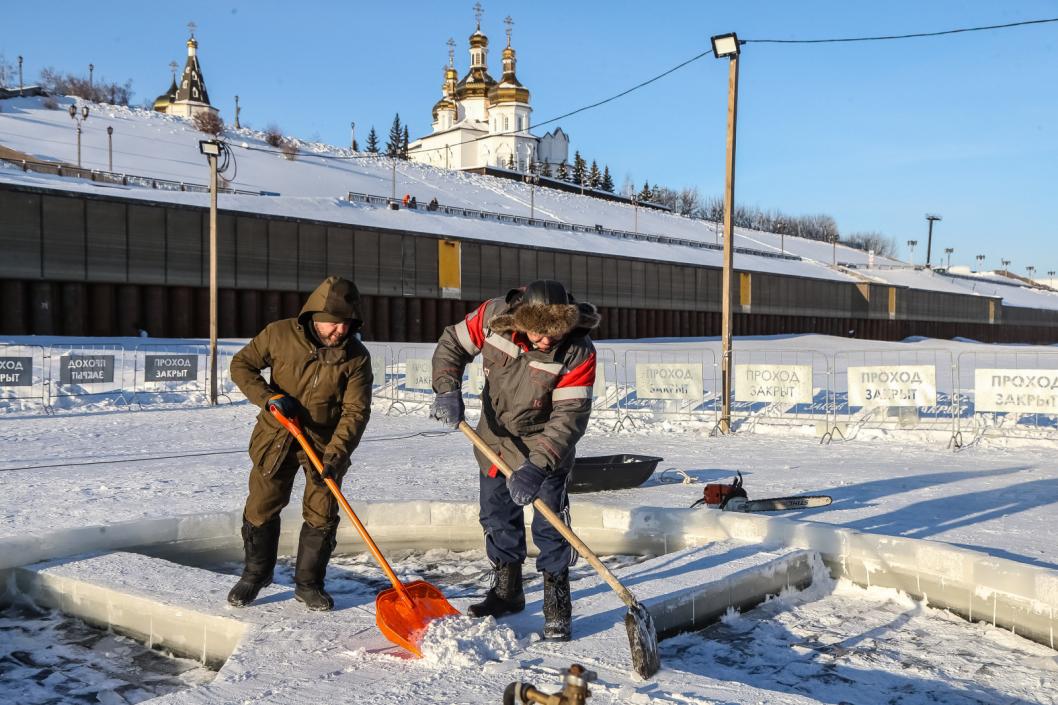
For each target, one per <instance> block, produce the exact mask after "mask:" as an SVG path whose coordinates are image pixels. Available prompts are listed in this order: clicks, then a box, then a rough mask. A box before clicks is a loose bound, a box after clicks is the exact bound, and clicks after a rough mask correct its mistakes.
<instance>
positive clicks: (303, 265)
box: [298, 223, 348, 291]
mask: <svg viewBox="0 0 1058 705" xmlns="http://www.w3.org/2000/svg"><path fill="white" fill-rule="evenodd" d="M327 260H328V256H327V232H326V230H325V229H324V227H323V226H322V225H309V224H307V223H302V224H300V225H298V291H312V290H313V289H315V288H316V287H317V286H319V284H320V282H322V281H323V280H324V279H326V278H327V276H328V275H329V274H332V272H331V271H330V270H329V268H328V266H327V264H328V262H327ZM334 274H337V272H334ZM346 276H348V275H346Z"/></svg>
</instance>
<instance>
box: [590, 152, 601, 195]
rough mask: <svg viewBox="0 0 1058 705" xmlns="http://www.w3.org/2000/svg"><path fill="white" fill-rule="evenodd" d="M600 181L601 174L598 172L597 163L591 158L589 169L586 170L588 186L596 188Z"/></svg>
mask: <svg viewBox="0 0 1058 705" xmlns="http://www.w3.org/2000/svg"><path fill="white" fill-rule="evenodd" d="M600 183H602V174H600V173H599V165H598V164H596V163H595V160H594V159H592V160H591V171H589V172H588V187H589V188H596V187H598V185H599V184H600Z"/></svg>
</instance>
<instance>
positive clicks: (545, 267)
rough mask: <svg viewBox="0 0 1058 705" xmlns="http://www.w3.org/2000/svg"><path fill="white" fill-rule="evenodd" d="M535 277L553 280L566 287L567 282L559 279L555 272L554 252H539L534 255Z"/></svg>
mask: <svg viewBox="0 0 1058 705" xmlns="http://www.w3.org/2000/svg"><path fill="white" fill-rule="evenodd" d="M536 277H537V279H554V280H555V281H559V282H562V283H563V284H566V285H567V286H568V284H567V282H565V281H563V280H562V279H560V278H559V277H558V275H557V272H555V253H554V252H545V251H539V252H537V253H536Z"/></svg>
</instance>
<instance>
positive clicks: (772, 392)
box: [731, 346, 834, 434]
mask: <svg viewBox="0 0 1058 705" xmlns="http://www.w3.org/2000/svg"><path fill="white" fill-rule="evenodd" d="M732 365H733V367H732V382H733V386H734V389H733V390H732V392H731V394H732V398H731V419H732V422H733V424H734V425H735V427H736V429H739V428H745V429H746V430H752V429H753V428H754V427H755V426H756V425H757V424H761V423H765V424H778V425H805V424H811V423H814V424H815V425H816V427H817V429H819V433H820V434H823V433H826V432H827V431H829V430H830V429H831V428H832V427H833V426H832V421H831V419H832V415H833V413H834V406H833V405H832V404H831V389H832V381H831V362H830V359H829V358H828V357H827V356H826V355H824V354H823V353H820V352H818V351H816V350H782V349H754V348H746V347H742V346H738V347H736V348H735V349H734V351H733V355H732Z"/></svg>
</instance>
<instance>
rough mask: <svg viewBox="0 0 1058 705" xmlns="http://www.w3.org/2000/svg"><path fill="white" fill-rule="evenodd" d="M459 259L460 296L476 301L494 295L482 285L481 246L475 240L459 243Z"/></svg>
mask: <svg viewBox="0 0 1058 705" xmlns="http://www.w3.org/2000/svg"><path fill="white" fill-rule="evenodd" d="M459 245H460V250H461V251H462V252H461V261H460V270H461V274H462V283H461V285H462V296H463V298H464V299H470V300H471V301H477V300H478V299H487V298H489V297H490V296H495V294H493V293H492V290H491V289H489V290H486V289H484V288H483V287H482V284H481V280H482V268H481V258H482V256H483V255H482V247H481V245H479V244H478V243H476V242H470V241H469V240H468V241H464V242H461V243H460V244H459Z"/></svg>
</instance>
